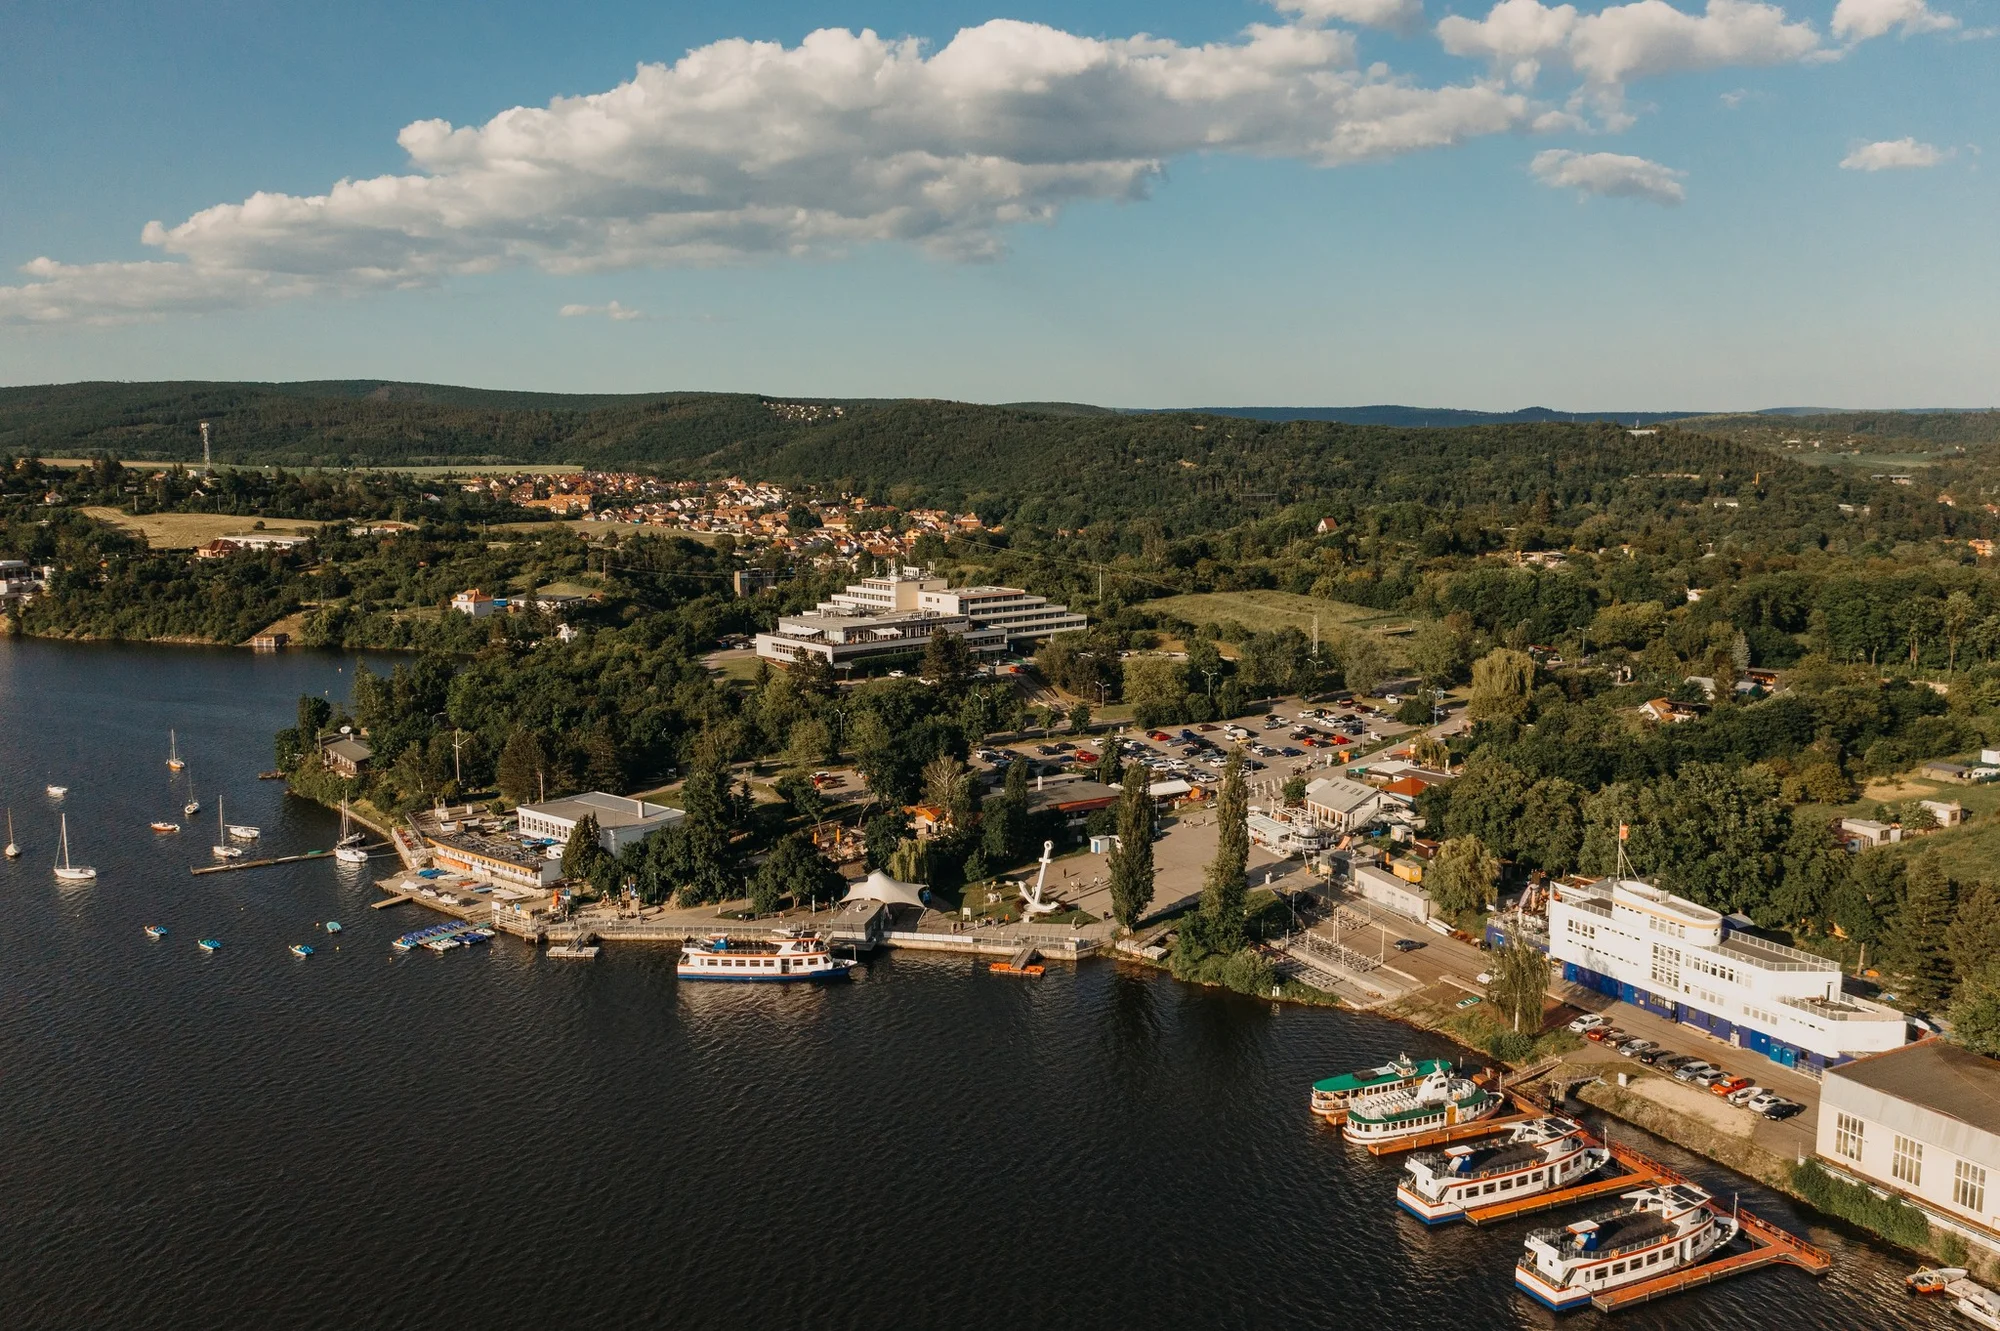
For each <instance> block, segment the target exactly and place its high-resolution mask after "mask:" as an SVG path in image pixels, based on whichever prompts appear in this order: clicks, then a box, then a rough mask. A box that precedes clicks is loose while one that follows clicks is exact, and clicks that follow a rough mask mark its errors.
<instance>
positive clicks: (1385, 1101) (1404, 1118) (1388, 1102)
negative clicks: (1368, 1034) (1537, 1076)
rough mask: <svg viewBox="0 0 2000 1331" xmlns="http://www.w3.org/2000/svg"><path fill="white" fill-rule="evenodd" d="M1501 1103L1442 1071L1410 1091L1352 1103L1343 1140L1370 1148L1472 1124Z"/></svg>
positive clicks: (1471, 1083) (1474, 1085) (1400, 1090)
mask: <svg viewBox="0 0 2000 1331" xmlns="http://www.w3.org/2000/svg"><path fill="white" fill-rule="evenodd" d="M1501 1103H1502V1101H1501V1098H1500V1096H1499V1095H1497V1094H1495V1093H1494V1092H1492V1091H1489V1090H1487V1089H1486V1088H1485V1087H1483V1086H1481V1085H1480V1084H1479V1083H1478V1082H1476V1081H1474V1080H1472V1079H1471V1078H1470V1077H1459V1076H1454V1075H1453V1074H1452V1071H1451V1069H1450V1068H1449V1067H1448V1066H1447V1067H1444V1068H1440V1069H1438V1070H1437V1071H1436V1072H1433V1073H1431V1074H1430V1075H1428V1076H1426V1077H1425V1078H1424V1079H1423V1081H1422V1082H1420V1083H1419V1084H1418V1085H1416V1086H1411V1087H1400V1088H1398V1089H1396V1090H1392V1091H1378V1092H1376V1093H1375V1094H1373V1095H1368V1096H1365V1097H1361V1098H1359V1099H1356V1100H1355V1101H1354V1103H1353V1104H1352V1105H1351V1106H1350V1107H1349V1108H1348V1111H1347V1125H1346V1127H1344V1128H1343V1129H1342V1131H1343V1132H1344V1133H1346V1135H1347V1140H1349V1141H1351V1142H1356V1143H1358V1144H1361V1145H1364V1146H1372V1145H1375V1144H1376V1143H1379V1142H1388V1141H1396V1140H1398V1139H1400V1138H1403V1137H1415V1136H1419V1135H1421V1134H1423V1133H1427V1132H1436V1131H1439V1130H1440V1129H1443V1128H1451V1127H1456V1126H1458V1125H1459V1124H1461V1123H1473V1122H1477V1121H1478V1120H1480V1119H1482V1118H1489V1117H1491V1116H1492V1115H1493V1114H1495V1113H1497V1112H1499V1109H1500V1105H1501Z"/></svg>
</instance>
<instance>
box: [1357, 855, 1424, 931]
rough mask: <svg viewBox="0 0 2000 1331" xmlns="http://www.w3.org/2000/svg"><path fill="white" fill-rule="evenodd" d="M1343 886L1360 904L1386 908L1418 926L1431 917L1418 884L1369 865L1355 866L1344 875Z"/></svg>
mask: <svg viewBox="0 0 2000 1331" xmlns="http://www.w3.org/2000/svg"><path fill="white" fill-rule="evenodd" d="M1347 886H1348V889H1349V890H1350V891H1352V892H1353V893H1354V894H1355V895H1356V896H1358V897H1361V898H1362V899H1363V900H1366V901H1372V902H1374V903H1375V904H1376V905H1378V906H1386V907H1388V908H1389V909H1390V910H1393V911H1395V912H1396V913H1397V914H1398V915H1407V916H1409V917H1410V918H1411V919H1413V920H1415V921H1417V922H1418V923H1419V924H1421V923H1423V922H1425V921H1427V920H1429V919H1430V917H1431V894H1430V893H1428V892H1426V891H1425V890H1424V889H1423V887H1422V886H1421V885H1420V884H1417V883H1412V882H1410V881H1409V880H1408V879H1404V878H1398V877H1397V876H1396V875H1395V874H1392V873H1390V872H1389V871H1388V870H1387V869H1381V868H1377V867H1376V866H1375V865H1372V864H1357V865H1355V866H1354V869H1353V871H1352V872H1351V873H1350V874H1349V875H1348V880H1347Z"/></svg>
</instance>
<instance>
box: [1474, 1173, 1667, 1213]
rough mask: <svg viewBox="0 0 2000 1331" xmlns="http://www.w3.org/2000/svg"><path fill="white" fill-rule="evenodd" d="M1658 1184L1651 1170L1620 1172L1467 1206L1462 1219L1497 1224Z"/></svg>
mask: <svg viewBox="0 0 2000 1331" xmlns="http://www.w3.org/2000/svg"><path fill="white" fill-rule="evenodd" d="M1659 1181H1660V1180H1659V1175H1657V1174H1654V1173H1652V1172H1651V1171H1645V1170H1642V1171H1634V1172H1627V1173H1621V1174H1619V1175H1618V1176H1617V1177H1616V1178H1605V1179H1597V1180H1595V1181H1593V1182H1590V1183H1579V1184H1576V1185H1575V1186H1574V1187H1568V1188H1558V1189H1556V1190H1555V1191H1554V1192H1541V1193H1536V1194H1535V1195H1534V1196H1532V1197H1522V1198H1519V1199H1518V1200H1514V1201H1505V1202H1495V1203H1493V1204H1492V1205H1490V1206H1474V1207H1468V1208H1466V1212H1465V1218H1466V1219H1467V1220H1470V1221H1471V1222H1472V1223H1473V1224H1475V1225H1497V1224H1499V1223H1501V1222H1502V1221H1506V1220H1514V1219H1518V1218H1519V1217H1521V1216H1524V1215H1536V1214H1538V1213H1540V1212H1542V1211H1553V1210H1555V1208H1556V1207H1558V1206H1568V1205H1569V1204H1570V1203H1572V1202H1587V1201H1590V1200H1591V1199H1592V1198H1595V1197H1604V1196H1616V1195H1617V1194H1619V1193H1621V1192H1630V1191H1632V1190H1633V1189H1634V1188H1646V1187H1651V1186H1652V1185H1653V1184H1655V1183H1657V1182H1659Z"/></svg>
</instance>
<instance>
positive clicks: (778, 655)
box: [757, 565, 1089, 666]
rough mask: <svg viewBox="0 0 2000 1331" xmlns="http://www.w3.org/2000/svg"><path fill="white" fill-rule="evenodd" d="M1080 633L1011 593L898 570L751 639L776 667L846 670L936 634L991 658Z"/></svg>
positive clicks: (1063, 609)
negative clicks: (807, 659)
mask: <svg viewBox="0 0 2000 1331" xmlns="http://www.w3.org/2000/svg"><path fill="white" fill-rule="evenodd" d="M1088 626H1089V621H1088V620H1087V619H1085V618H1084V617H1083V616H1082V615H1079V614H1076V613H1074V612H1073V611H1071V610H1070V608H1069V607H1068V606H1064V605H1053V604H1051V603H1050V602H1049V600H1048V598H1047V597H1044V596H1033V595H1030V594H1029V593H1027V592H1024V591H1022V590H1021V589H1020V588H1018V587H960V588H958V589H956V590H953V589H952V588H951V587H950V586H949V585H948V584H947V583H946V582H945V580H944V579H943V578H938V577H932V576H931V575H930V574H928V573H926V572H925V571H924V570H922V569H920V568H912V567H910V566H908V565H904V566H903V567H901V568H897V569H894V570H892V571H891V572H889V573H887V574H884V575H883V576H881V577H875V578H863V579H862V580H861V581H860V582H857V583H852V584H850V585H849V586H848V587H847V589H846V590H845V591H839V592H835V593H834V594H833V595H832V596H830V597H828V598H827V599H826V600H824V601H822V602H820V603H819V606H818V607H817V608H816V609H814V610H810V611H807V612H805V613H803V614H798V615H786V616H785V617H784V618H782V619H780V620H779V621H778V626H777V628H776V629H775V630H773V631H772V632H770V633H760V634H758V635H757V655H759V656H761V657H763V658H764V659H765V660H767V661H779V662H789V661H795V660H797V659H798V658H799V657H800V656H801V655H814V656H819V657H823V658H824V659H825V660H826V661H827V662H828V663H829V664H831V665H834V666H852V665H858V664H862V663H864V662H867V661H871V660H881V659H884V658H889V657H899V656H908V655H912V654H914V653H917V652H921V651H922V650H923V648H924V644H925V643H926V642H928V641H930V636H931V634H933V633H936V632H938V631H939V630H940V629H941V630H943V631H944V632H946V633H949V634H952V635H953V636H955V637H960V638H963V639H965V645H966V646H968V647H970V648H971V649H972V650H974V651H976V652H983V653H987V654H989V655H997V654H999V653H1002V652H1005V651H1007V650H1008V649H1009V648H1011V647H1014V646H1016V645H1018V644H1020V643H1024V642H1033V641H1035V640H1036V639H1039V638H1046V637H1048V636H1050V635H1051V634H1055V633H1068V632H1071V631H1074V630H1076V629H1082V628H1087V627H1088Z"/></svg>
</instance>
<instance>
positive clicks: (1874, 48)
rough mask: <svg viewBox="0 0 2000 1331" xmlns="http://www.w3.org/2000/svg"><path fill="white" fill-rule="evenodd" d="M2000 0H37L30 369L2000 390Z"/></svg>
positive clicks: (8, 67)
mask: <svg viewBox="0 0 2000 1331" xmlns="http://www.w3.org/2000/svg"><path fill="white" fill-rule="evenodd" d="M1988 148H1992V149H1995V150H1996V151H2000V0H1812V3H1795V2H1793V0H1787V3H1786V4H1784V5H1782V6H1781V5H1778V4H1767V3H1760V2H1758V0H1625V2H1623V3H1613V4H1608V5H1598V4H1596V3H1594V0H1586V3H1583V4H1578V5H1571V4H1553V5H1551V4H1546V3H1544V0H1497V3H1496V2H1495V0H1208V2H1207V3H1196V2H1195V0H1149V2H1148V3H1144V4H1139V3H1129V2H1127V0H1005V2H1003V0H927V2H926V3H921V4H919V3H914V2H913V0H908V2H906V0H784V2H783V3H756V2H755V0H738V3H735V4H730V5H723V4H715V3H710V4H675V3H661V2H657V0H656V2H655V3H644V4H642V3H599V4H587V3H571V4H562V5H556V4H538V3H527V2H526V0H481V2H480V3H460V2H459V0H425V3H423V4H419V5H412V4H408V3H396V4H392V3H374V2H372V0H370V2H366V3H338V2H335V3H325V4H320V5H313V6H305V5H298V4H295V3H282V2H280V0H179V3H176V4H174V5H171V6H166V5H160V4H157V3H138V2H136V0H10V3H9V4H7V5H6V6H4V7H0V383H5V384H29V383H45V382H57V381H72V380H85V379H128V380H137V379H255V380H285V379H331V378H386V379H399V380H415V381H426V382H439V383H459V384H471V385H477V386H481V387H489V388H511V389H533V390H545V391H577V392H645V391H657V390H668V389H673V390H729V391H749V392H762V393H770V394H776V395H798V396H836V397H862V396H899V397H901V396H908V397H939V398H958V399H965V400H971V401H986V402H1001V401H1058V400H1061V401H1084V402H1096V403H1102V404H1105V405H1112V406H1153V407H1170V406H1225V405H1294V406H1330V405H1360V404H1368V403H1387V402H1400V403H1409V404H1416V405H1425V406H1448V407H1465V408H1479V409H1489V410H1505V409H1511V408H1517V407H1525V406H1531V405H1539V406H1550V407H1557V408H1566V409H1570V410H1578V411H1590V410H1617V409H1626V410H1735V409H1752V408H1761V407H1775V406H1804V405H1811V406H1832V407H1926V406H1939V407H1974V406H1992V405H1995V404H1996V402H2000V300H1996V296H2000V245H1996V244H1995V239H1994V238H1995V236H1996V235H2000V222H1996V219H2000V189H1996V187H1995V184H1994V169H1993V167H2000V160H1996V162H1995V163H1994V164H1993V167H1989V166H1988V165H1987V164H1986V163H1985V162H1984V159H1983V153H1984V151H1985V150H1986V149H1988Z"/></svg>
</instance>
